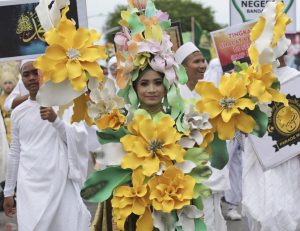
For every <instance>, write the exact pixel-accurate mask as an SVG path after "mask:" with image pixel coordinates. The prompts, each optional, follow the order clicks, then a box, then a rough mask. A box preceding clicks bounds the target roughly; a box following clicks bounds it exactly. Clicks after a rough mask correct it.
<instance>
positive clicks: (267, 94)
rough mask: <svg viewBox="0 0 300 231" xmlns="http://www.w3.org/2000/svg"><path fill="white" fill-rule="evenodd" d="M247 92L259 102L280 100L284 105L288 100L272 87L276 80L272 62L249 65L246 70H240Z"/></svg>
mask: <svg viewBox="0 0 300 231" xmlns="http://www.w3.org/2000/svg"><path fill="white" fill-rule="evenodd" d="M241 75H242V76H243V78H244V80H245V82H246V85H247V89H248V93H249V94H250V96H254V97H255V98H256V99H257V100H258V101H259V102H262V103H269V102H271V101H275V102H281V103H284V104H285V105H287V104H288V101H287V99H286V97H285V95H284V94H282V93H280V92H279V91H278V90H276V89H274V88H272V85H273V83H275V82H276V80H277V79H276V77H275V75H274V73H273V66H272V64H268V65H261V66H260V65H258V66H256V67H255V66H254V65H252V66H250V67H248V69H247V70H246V71H242V72H241Z"/></svg>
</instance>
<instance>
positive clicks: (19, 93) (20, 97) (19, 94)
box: [4, 59, 34, 112]
mask: <svg viewBox="0 0 300 231" xmlns="http://www.w3.org/2000/svg"><path fill="white" fill-rule="evenodd" d="M33 61H34V59H24V60H22V62H21V65H20V70H21V69H22V67H23V66H24V65H25V64H26V63H28V62H33ZM28 96H29V92H28V90H27V89H26V88H25V86H24V84H23V82H22V79H21V78H20V79H19V81H18V83H17V85H16V87H15V88H14V90H13V91H12V92H11V93H10V94H9V96H8V97H7V98H6V100H5V102H4V108H5V110H6V111H9V112H10V111H11V110H13V109H14V108H15V107H16V106H18V105H19V104H21V103H22V102H24V101H25V100H27V98H28Z"/></svg>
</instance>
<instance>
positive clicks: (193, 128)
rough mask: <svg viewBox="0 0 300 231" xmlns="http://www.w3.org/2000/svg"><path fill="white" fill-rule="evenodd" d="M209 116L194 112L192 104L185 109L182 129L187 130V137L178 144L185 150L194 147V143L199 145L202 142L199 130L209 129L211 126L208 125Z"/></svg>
mask: <svg viewBox="0 0 300 231" xmlns="http://www.w3.org/2000/svg"><path fill="white" fill-rule="evenodd" d="M208 120H209V114H208V113H200V112H198V111H195V110H194V106H193V105H192V104H190V105H189V107H187V109H186V111H185V115H184V117H183V122H182V124H183V127H184V128H185V129H186V130H189V131H190V133H189V136H188V137H183V138H182V139H181V140H180V141H179V143H180V145H182V146H183V147H185V148H192V147H194V145H195V143H197V144H198V145H200V144H201V143H202V142H203V136H202V134H201V130H206V129H211V128H212V125H211V124H210V123H209V121H208Z"/></svg>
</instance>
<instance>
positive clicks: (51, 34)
mask: <svg viewBox="0 0 300 231" xmlns="http://www.w3.org/2000/svg"><path fill="white" fill-rule="evenodd" d="M68 11H69V7H68V6H66V7H65V8H64V10H63V11H62V18H61V21H60V23H59V25H58V27H57V28H52V29H51V30H50V31H48V32H46V33H45V40H46V42H47V43H48V44H49V47H48V48H47V49H46V53H45V55H42V56H40V57H39V58H38V59H37V60H36V61H35V64H34V65H35V67H36V68H38V69H40V70H41V71H42V72H43V75H44V80H45V81H49V80H50V81H53V82H54V83H61V82H63V81H64V80H66V79H68V80H69V81H71V85H72V87H73V89H74V90H75V91H81V90H83V89H84V88H85V87H86V82H87V80H88V78H89V76H88V75H87V73H88V74H89V75H90V76H91V77H94V78H97V79H98V80H99V81H102V79H103V77H104V76H103V71H102V69H101V68H100V66H99V65H98V63H97V62H96V61H97V60H98V59H106V58H107V56H106V54H105V47H104V46H98V45H93V43H94V42H96V41H98V40H99V39H100V35H99V34H98V33H97V32H96V31H95V30H88V29H85V28H79V29H78V30H76V27H75V25H74V23H73V22H72V21H71V20H69V19H67V17H66V13H67V12H68Z"/></svg>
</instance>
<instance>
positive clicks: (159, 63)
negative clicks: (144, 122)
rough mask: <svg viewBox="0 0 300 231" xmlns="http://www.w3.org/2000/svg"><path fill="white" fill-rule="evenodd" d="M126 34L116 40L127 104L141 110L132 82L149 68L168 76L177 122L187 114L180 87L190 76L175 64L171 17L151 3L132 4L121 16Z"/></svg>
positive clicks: (136, 1)
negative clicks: (184, 110)
mask: <svg viewBox="0 0 300 231" xmlns="http://www.w3.org/2000/svg"><path fill="white" fill-rule="evenodd" d="M121 17H122V20H121V21H120V24H121V26H122V32H118V33H117V34H116V36H115V39H114V41H115V44H116V47H117V54H116V55H117V58H118V63H117V64H118V65H117V66H118V67H117V77H116V78H117V84H118V85H119V87H120V89H121V92H120V95H122V96H123V97H124V98H125V99H126V101H127V102H129V103H130V104H131V105H132V106H133V107H134V108H137V106H138V105H137V104H138V100H137V95H136V93H135V91H134V89H133V85H132V82H133V81H135V80H136V79H137V77H138V75H139V71H142V70H144V69H145V68H146V66H150V67H151V68H152V69H153V70H155V71H158V72H161V73H163V74H164V75H165V80H164V85H165V87H166V89H167V91H168V94H167V98H168V101H167V105H168V106H170V108H171V110H172V117H173V118H174V119H176V118H177V117H178V116H179V114H180V113H181V112H182V111H183V103H182V99H181V97H180V95H179V92H178V89H177V87H176V84H178V83H180V84H185V83H186V81H187V75H186V72H185V70H184V67H183V66H182V65H178V64H177V63H176V61H175V58H174V54H173V52H172V50H171V48H172V46H173V44H172V43H171V41H170V36H169V35H168V33H167V29H168V28H169V27H170V26H171V21H170V19H169V15H168V14H167V13H165V12H162V11H160V10H157V9H156V8H155V5H154V3H153V2H152V1H151V0H148V1H147V0H142V1H141V0H130V1H129V7H128V9H127V10H126V11H122V13H121Z"/></svg>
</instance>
